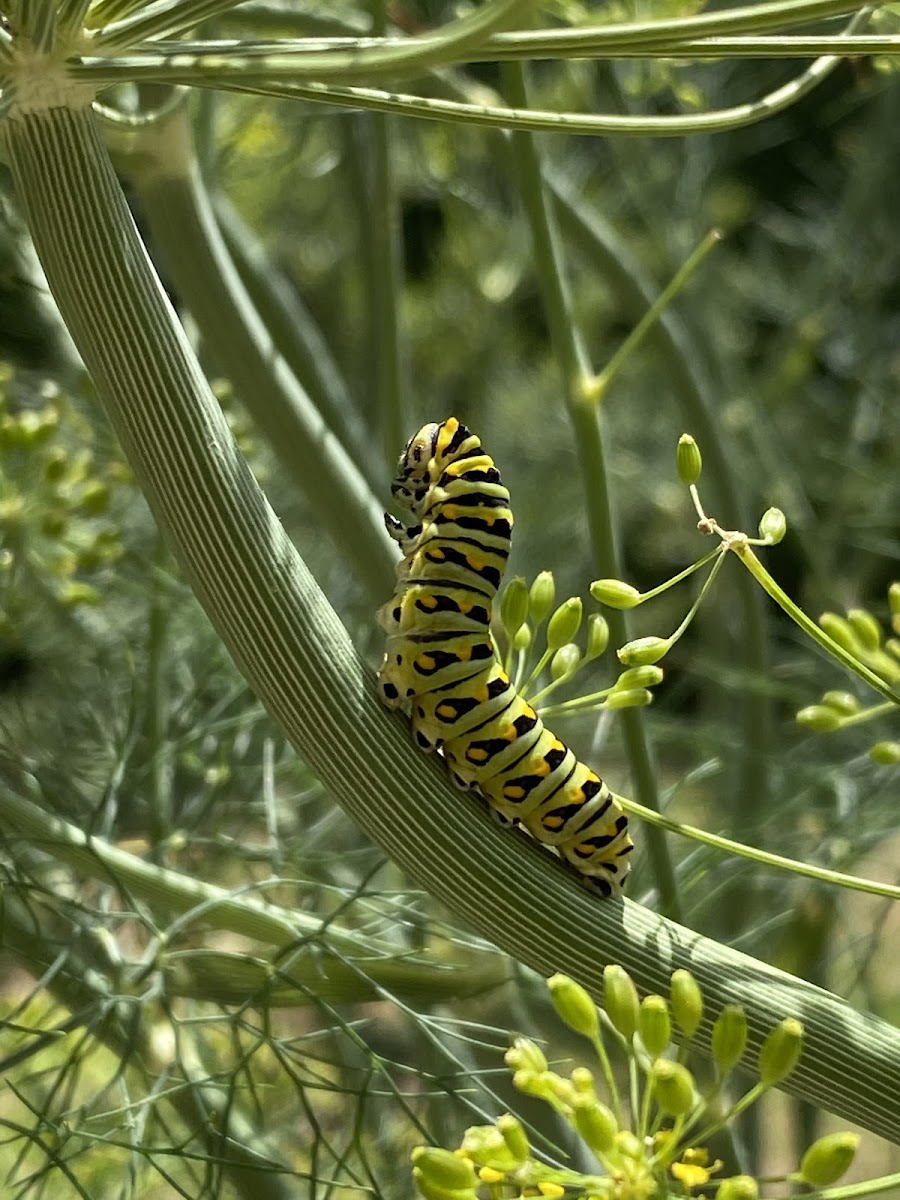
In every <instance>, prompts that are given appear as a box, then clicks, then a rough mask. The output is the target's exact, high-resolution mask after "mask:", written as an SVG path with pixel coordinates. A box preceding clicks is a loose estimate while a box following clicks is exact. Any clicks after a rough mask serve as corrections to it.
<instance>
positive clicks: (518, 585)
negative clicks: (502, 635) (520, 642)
mask: <svg viewBox="0 0 900 1200" xmlns="http://www.w3.org/2000/svg"><path fill="white" fill-rule="evenodd" d="M527 616H528V587H527V586H526V584H525V580H524V579H523V578H522V576H521V575H517V576H516V577H515V579H511V580H510V581H509V583H508V584H507V585H506V587H505V588H504V589H503V595H502V596H501V598H500V623H501V625H502V626H503V628H504V630H505V631H506V635H507V637H509V638H514V637H515V635H516V633H518V631H519V629H521V627H522V626H523V625H524V624H525V619H526V618H527Z"/></svg>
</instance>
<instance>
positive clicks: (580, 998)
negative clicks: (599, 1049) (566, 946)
mask: <svg viewBox="0 0 900 1200" xmlns="http://www.w3.org/2000/svg"><path fill="white" fill-rule="evenodd" d="M547 987H548V988H549V989H550V999H551V1000H552V1001H553V1007H554V1008H555V1009H556V1011H557V1014H558V1015H559V1016H560V1017H562V1019H563V1020H564V1021H565V1023H566V1024H567V1025H568V1026H569V1028H570V1029H574V1030H575V1032H576V1033H580V1034H583V1035H584V1036H585V1037H588V1038H595V1037H596V1036H597V1034H598V1033H599V1032H600V1018H599V1017H598V1016H597V1006H596V1004H595V1003H594V1002H593V1000H592V999H591V998H590V996H589V995H588V993H587V992H586V991H585V989H584V988H583V987H582V986H581V984H580V983H576V982H575V980H574V979H570V978H569V976H568V975H558V974H557V975H551V977H550V978H549V979H548V980H547Z"/></svg>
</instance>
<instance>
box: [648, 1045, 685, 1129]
mask: <svg viewBox="0 0 900 1200" xmlns="http://www.w3.org/2000/svg"><path fill="white" fill-rule="evenodd" d="M650 1082H651V1084H652V1087H653V1094H654V1096H655V1098H656V1103H657V1105H658V1106H659V1109H660V1112H662V1113H664V1114H665V1115H666V1116H667V1117H683V1116H686V1115H687V1113H689V1112H690V1111H691V1109H692V1108H693V1106H694V1077H693V1076H692V1075H691V1073H690V1071H689V1070H688V1069H687V1067H683V1066H682V1065H681V1063H676V1062H670V1061H669V1059H667V1058H658V1059H657V1060H656V1062H655V1063H654V1064H653V1068H652V1070H651V1072H650Z"/></svg>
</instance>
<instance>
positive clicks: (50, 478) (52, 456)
mask: <svg viewBox="0 0 900 1200" xmlns="http://www.w3.org/2000/svg"><path fill="white" fill-rule="evenodd" d="M68 465H69V456H68V454H67V453H66V451H65V450H64V449H63V448H62V446H54V447H53V449H52V450H50V451H49V453H48V454H47V457H46V458H45V459H44V466H43V471H42V474H43V476H44V479H45V480H46V481H47V483H59V481H60V480H61V479H62V478H63V476H64V475H65V473H66V470H67V468H68Z"/></svg>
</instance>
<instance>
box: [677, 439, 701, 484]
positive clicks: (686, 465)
mask: <svg viewBox="0 0 900 1200" xmlns="http://www.w3.org/2000/svg"><path fill="white" fill-rule="evenodd" d="M675 466H676V468H677V470H678V478H679V479H680V480H681V482H682V483H686V484H687V485H688V487H690V485H691V484H692V483H696V482H697V480H698V479H699V478H700V472H701V471H702V470H703V459H702V458H701V457H700V447H699V446H698V445H697V443H696V442H695V441H694V439H693V438H692V437H691V435H690V434H689V433H683V434H682V435H681V437H680V438H679V439H678V449H677V450H676V451H675Z"/></svg>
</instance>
